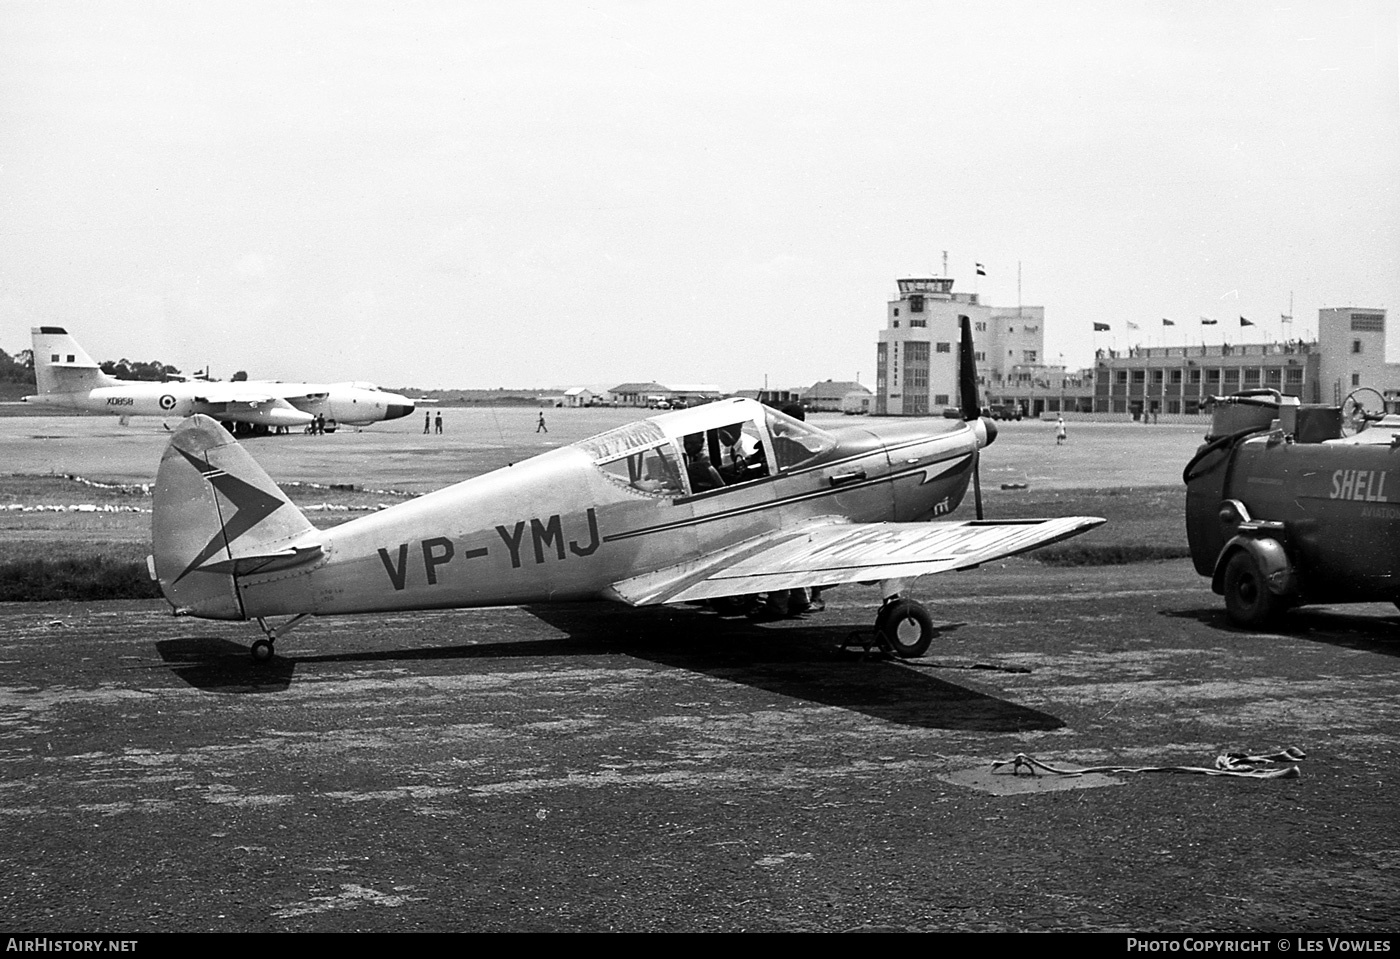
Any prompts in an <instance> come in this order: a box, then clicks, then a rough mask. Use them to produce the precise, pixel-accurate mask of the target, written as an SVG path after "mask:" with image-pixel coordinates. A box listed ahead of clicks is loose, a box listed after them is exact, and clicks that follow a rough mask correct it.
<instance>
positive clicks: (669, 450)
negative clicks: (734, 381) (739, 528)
mask: <svg viewBox="0 0 1400 959" xmlns="http://www.w3.org/2000/svg"><path fill="white" fill-rule="evenodd" d="M574 445H575V446H576V447H577V448H578V449H581V450H583V451H584V452H586V453H588V454H589V455H590V456H591V457H592V458H593V462H594V465H595V466H597V467H598V468H599V469H600V470H602V472H603V474H604V475H606V476H607V477H608V478H609V479H611V480H613V481H614V482H616V483H618V484H619V485H621V486H624V487H626V488H628V489H630V490H632V491H633V492H637V493H642V494H645V495H651V496H662V497H678V496H687V495H689V496H694V495H699V494H705V493H709V492H711V491H715V490H724V489H727V488H731V487H735V486H741V485H745V484H748V483H752V482H756V481H758V480H761V479H765V478H767V477H770V476H774V475H777V474H780V473H785V472H789V471H791V470H794V469H798V468H799V467H801V466H803V465H804V464H806V463H808V462H810V461H812V460H814V459H816V458H817V457H819V456H821V455H822V454H823V453H826V452H828V451H830V450H832V449H834V448H835V447H836V440H835V439H834V438H833V437H832V436H831V435H830V434H829V433H827V432H825V431H824V430H820V429H818V428H816V427H814V426H810V425H808V424H807V423H804V422H802V421H801V420H798V419H794V418H793V417H791V416H787V415H785V414H783V413H780V412H778V411H777V410H774V409H770V408H768V407H766V406H763V405H761V404H759V403H756V402H754V401H752V400H730V401H728V402H721V403H711V404H707V405H705V406H700V407H696V408H694V409H689V410H681V411H678V412H675V413H668V414H665V415H662V416H655V417H652V418H651V419H646V420H642V421H640V422H637V423H629V424H627V425H626V426H620V427H618V428H617V429H613V430H608V431H607V432H606V433H599V434H598V435H596V436H592V437H589V438H588V439H586V440H581V441H580V442H578V443H576V444H574Z"/></svg>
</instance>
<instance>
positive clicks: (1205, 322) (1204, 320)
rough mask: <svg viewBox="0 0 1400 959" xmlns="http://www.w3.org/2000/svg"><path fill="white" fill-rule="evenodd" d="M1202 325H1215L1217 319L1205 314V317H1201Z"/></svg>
mask: <svg viewBox="0 0 1400 959" xmlns="http://www.w3.org/2000/svg"><path fill="white" fill-rule="evenodd" d="M1201 325H1202V326H1214V325H1215V321H1214V320H1212V319H1211V318H1210V317H1208V316H1203V317H1201Z"/></svg>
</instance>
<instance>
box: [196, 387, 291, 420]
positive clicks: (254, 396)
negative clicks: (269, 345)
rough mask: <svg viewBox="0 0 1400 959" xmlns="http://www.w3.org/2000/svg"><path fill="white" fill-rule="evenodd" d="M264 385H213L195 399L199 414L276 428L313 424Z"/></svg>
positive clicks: (200, 391)
mask: <svg viewBox="0 0 1400 959" xmlns="http://www.w3.org/2000/svg"><path fill="white" fill-rule="evenodd" d="M263 386H264V384H243V383H239V384H233V383H211V384H209V385H208V386H207V387H204V388H201V389H200V390H199V392H198V393H196V394H195V396H194V401H195V412H196V413H204V414H206V415H208V416H212V417H214V418H215V419H238V420H246V421H247V422H250V423H267V424H270V425H275V426H301V425H304V424H306V423H308V422H310V420H311V414H310V413H304V412H302V411H301V410H299V409H297V408H296V407H294V406H293V405H292V404H291V403H289V402H287V400H286V399H284V398H283V397H281V396H279V395H276V394H275V393H272V392H270V391H267V390H265V389H264V388H263Z"/></svg>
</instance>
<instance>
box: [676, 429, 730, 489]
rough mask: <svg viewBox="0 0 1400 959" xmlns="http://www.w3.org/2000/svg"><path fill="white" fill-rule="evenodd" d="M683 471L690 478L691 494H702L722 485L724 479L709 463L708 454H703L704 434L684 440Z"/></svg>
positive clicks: (693, 434) (694, 434) (692, 435)
mask: <svg viewBox="0 0 1400 959" xmlns="http://www.w3.org/2000/svg"><path fill="white" fill-rule="evenodd" d="M685 471H686V475H687V476H689V477H690V491H691V492H692V493H703V492H704V491H705V490H710V489H719V488H720V487H721V486H723V485H724V478H723V477H721V476H720V475H719V471H718V470H716V469H715V467H714V464H713V463H711V462H710V454H709V453H707V452H705V434H704V433H691V434H690V435H689V436H687V437H686V438H685Z"/></svg>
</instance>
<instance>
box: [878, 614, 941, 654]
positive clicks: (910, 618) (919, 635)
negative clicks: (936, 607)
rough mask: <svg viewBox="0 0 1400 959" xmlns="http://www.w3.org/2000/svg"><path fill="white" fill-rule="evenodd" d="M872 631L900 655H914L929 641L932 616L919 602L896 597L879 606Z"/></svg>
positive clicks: (925, 649)
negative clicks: (890, 601)
mask: <svg viewBox="0 0 1400 959" xmlns="http://www.w3.org/2000/svg"><path fill="white" fill-rule="evenodd" d="M875 632H876V633H877V634H878V636H879V638H880V639H881V640H882V641H883V642H885V643H888V644H889V647H890V649H891V650H893V651H894V654H895V655H896V656H898V657H899V658H900V659H914V658H916V657H919V656H922V655H923V654H924V653H926V652H928V648H929V646H930V645H932V643H933V619H932V617H930V616H929V614H928V610H926V609H924V607H923V606H922V605H921V604H919V603H916V602H914V601H913V600H909V599H897V600H895V601H894V602H892V603H887V604H886V605H885V606H884V607H882V608H881V609H880V613H879V615H877V616H876V617H875Z"/></svg>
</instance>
